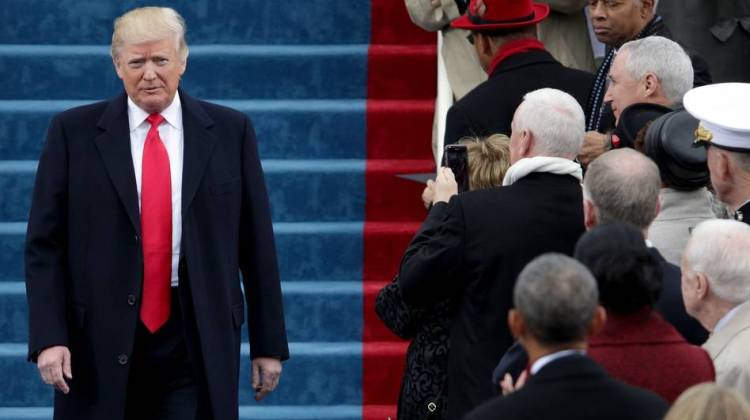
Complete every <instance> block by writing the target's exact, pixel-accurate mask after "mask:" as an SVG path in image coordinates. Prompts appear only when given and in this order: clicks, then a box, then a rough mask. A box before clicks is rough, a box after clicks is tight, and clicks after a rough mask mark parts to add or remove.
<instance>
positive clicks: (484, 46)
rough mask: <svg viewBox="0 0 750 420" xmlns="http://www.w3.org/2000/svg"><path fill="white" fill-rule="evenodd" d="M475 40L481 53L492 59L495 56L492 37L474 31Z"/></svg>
mask: <svg viewBox="0 0 750 420" xmlns="http://www.w3.org/2000/svg"><path fill="white" fill-rule="evenodd" d="M474 42H475V43H476V44H477V51H479V53H480V54H482V55H483V56H485V57H489V58H490V59H492V58H494V56H495V54H493V50H492V41H491V40H490V37H488V36H487V35H486V34H483V33H482V32H474Z"/></svg>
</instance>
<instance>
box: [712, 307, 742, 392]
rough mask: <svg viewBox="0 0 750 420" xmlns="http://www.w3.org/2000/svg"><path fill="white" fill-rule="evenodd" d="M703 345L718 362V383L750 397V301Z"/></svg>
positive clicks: (716, 364) (716, 362) (716, 363)
mask: <svg viewBox="0 0 750 420" xmlns="http://www.w3.org/2000/svg"><path fill="white" fill-rule="evenodd" d="M703 348H704V349H706V351H708V353H709V354H710V355H711V358H712V359H713V361H714V366H715V367H716V382H717V383H719V384H721V385H724V386H727V387H729V388H733V389H735V390H736V391H739V392H740V393H741V394H742V395H744V396H745V398H747V399H748V400H750V357H748V349H750V304H749V303H747V302H746V303H744V304H743V305H742V306H741V307H740V309H739V310H738V311H737V312H736V313H735V314H734V317H733V318H732V319H731V320H730V321H729V323H727V324H726V325H725V326H724V327H723V328H722V329H720V330H719V331H715V332H713V333H712V334H711V336H710V337H709V338H708V341H706V344H704V345H703Z"/></svg>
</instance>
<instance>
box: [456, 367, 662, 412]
mask: <svg viewBox="0 0 750 420" xmlns="http://www.w3.org/2000/svg"><path fill="white" fill-rule="evenodd" d="M668 408H669V405H668V404H667V402H666V401H664V400H663V399H662V398H661V397H659V396H658V395H656V394H653V393H651V392H649V391H646V390H643V389H640V388H636V387H632V386H628V385H625V384H624V383H622V382H620V381H617V380H615V379H613V378H611V377H610V376H609V375H607V373H606V372H605V371H604V369H603V368H602V367H601V366H599V365H598V364H596V362H594V361H593V360H591V359H589V358H588V357H585V356H580V355H572V356H566V357H563V358H560V359H557V360H554V361H552V362H550V363H549V364H548V365H546V366H543V367H542V368H541V370H539V372H537V374H536V375H533V376H531V377H530V378H529V380H528V381H527V383H526V385H524V387H523V388H521V389H520V390H518V391H516V392H514V393H512V394H510V395H508V396H505V397H496V398H495V399H493V400H492V401H490V402H487V403H485V404H483V405H482V406H480V407H478V408H477V409H475V410H474V411H472V412H471V413H470V414H469V415H467V416H466V417H465V419H466V420H515V419H519V420H520V419H523V420H535V419H540V420H543V419H556V420H567V419H570V420H600V419H607V420H661V419H662V418H663V417H664V414H665V413H666V412H667V409H668Z"/></svg>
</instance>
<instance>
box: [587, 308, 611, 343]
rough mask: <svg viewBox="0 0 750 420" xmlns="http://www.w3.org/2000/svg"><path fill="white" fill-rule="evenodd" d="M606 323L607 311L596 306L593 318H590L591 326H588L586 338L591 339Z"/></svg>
mask: <svg viewBox="0 0 750 420" xmlns="http://www.w3.org/2000/svg"><path fill="white" fill-rule="evenodd" d="M606 322H607V311H606V310H605V309H604V308H603V307H602V305H596V309H594V316H593V317H592V318H591V325H590V326H589V331H588V336H589V337H592V336H595V335H597V334H599V332H601V330H602V329H603V328H604V324H605V323H606Z"/></svg>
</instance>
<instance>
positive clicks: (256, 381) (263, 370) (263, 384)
mask: <svg viewBox="0 0 750 420" xmlns="http://www.w3.org/2000/svg"><path fill="white" fill-rule="evenodd" d="M252 369H253V389H254V390H255V401H260V400H262V399H263V398H264V397H265V396H266V395H268V394H269V393H270V392H271V391H273V390H274V389H276V386H277V385H278V384H279V377H280V376H281V361H280V360H279V359H274V358H273V357H256V358H255V359H253V367H252Z"/></svg>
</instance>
